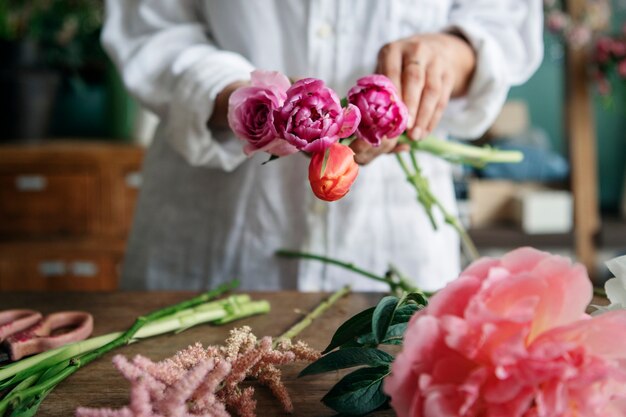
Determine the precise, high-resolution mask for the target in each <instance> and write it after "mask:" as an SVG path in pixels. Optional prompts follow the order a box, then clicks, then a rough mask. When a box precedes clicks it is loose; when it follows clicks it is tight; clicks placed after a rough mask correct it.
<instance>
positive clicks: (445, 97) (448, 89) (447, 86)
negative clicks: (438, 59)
mask: <svg viewBox="0 0 626 417" xmlns="http://www.w3.org/2000/svg"><path fill="white" fill-rule="evenodd" d="M441 84H442V87H441V98H440V99H439V103H437V107H435V113H434V114H433V117H432V119H430V123H429V124H428V127H427V128H426V134H431V133H432V131H433V130H435V128H436V127H437V125H438V124H439V122H440V121H441V116H443V112H444V111H446V107H448V103H449V102H450V97H451V96H452V90H454V80H453V78H452V75H451V74H450V73H448V72H445V73H444V74H443V77H442V79H441Z"/></svg>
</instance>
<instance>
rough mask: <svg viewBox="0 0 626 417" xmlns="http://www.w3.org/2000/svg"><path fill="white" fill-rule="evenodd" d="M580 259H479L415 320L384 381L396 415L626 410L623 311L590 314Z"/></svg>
mask: <svg viewBox="0 0 626 417" xmlns="http://www.w3.org/2000/svg"><path fill="white" fill-rule="evenodd" d="M591 298H592V287H591V283H590V281H589V278H588V276H587V274H586V272H585V270H584V268H583V267H582V266H580V265H572V264H571V263H570V262H569V261H568V260H567V259H565V258H562V257H558V256H552V255H550V254H547V253H545V252H540V251H537V250H534V249H530V248H523V249H518V250H516V251H513V252H511V253H509V254H507V255H506V256H504V257H503V258H502V259H501V260H494V259H482V260H479V261H478V262H476V263H474V264H472V265H471V266H470V267H469V268H468V269H466V270H465V271H464V272H463V273H462V274H461V276H460V277H459V278H458V279H457V280H456V281H454V282H452V283H451V284H449V285H448V286H447V287H446V288H444V289H443V290H442V291H440V292H439V293H438V294H436V295H435V296H433V297H432V299H431V302H430V304H429V306H428V307H427V308H426V309H424V310H423V311H421V312H419V313H417V314H416V315H415V316H413V318H412V319H411V321H410V323H409V326H408V328H407V331H406V333H405V339H404V345H403V349H402V352H401V353H400V354H399V355H398V357H397V358H396V360H395V361H394V363H393V365H392V373H391V375H390V377H389V378H387V379H386V381H385V391H386V392H387V393H388V394H389V395H390V396H391V405H392V407H393V408H394V410H395V411H396V413H397V414H398V416H399V417H405V416H406V417H409V416H410V417H420V416H424V417H574V416H580V417H582V416H584V417H617V416H623V415H626V414H625V413H626V402H625V401H624V400H626V384H625V383H626V369H625V368H624V364H626V362H625V361H626V311H614V312H610V313H607V314H603V315H600V316H597V317H593V318H591V317H590V316H588V315H587V314H585V310H586V308H587V306H588V304H589V302H590V301H591Z"/></svg>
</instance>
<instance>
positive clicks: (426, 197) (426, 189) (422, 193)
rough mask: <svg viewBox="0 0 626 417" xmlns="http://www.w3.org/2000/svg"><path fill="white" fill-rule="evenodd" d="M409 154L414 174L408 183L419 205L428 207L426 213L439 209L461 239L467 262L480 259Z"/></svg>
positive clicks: (412, 151) (412, 154)
mask: <svg viewBox="0 0 626 417" xmlns="http://www.w3.org/2000/svg"><path fill="white" fill-rule="evenodd" d="M410 154H411V162H412V163H413V169H414V171H415V174H414V176H413V180H412V181H411V180H409V182H411V184H413V186H414V187H415V191H416V192H417V195H418V197H417V198H418V200H419V201H420V203H422V204H427V205H428V209H427V211H430V210H432V206H433V205H434V206H435V207H437V208H438V209H439V211H440V212H441V214H442V215H443V218H444V221H445V222H446V223H447V224H449V225H450V226H452V228H454V230H456V232H457V233H458V235H459V237H460V238H461V243H462V245H463V249H464V250H465V253H466V255H467V257H468V258H469V260H470V261H475V260H476V259H478V258H479V257H480V254H479V253H478V249H477V248H476V245H475V244H474V242H473V241H472V238H471V237H470V235H469V233H467V230H465V227H463V225H462V224H461V222H460V221H459V219H458V218H457V217H456V216H453V215H452V214H451V213H450V212H449V211H448V210H447V209H446V207H445V206H444V205H443V204H442V203H441V201H439V199H438V198H437V196H436V195H435V194H434V193H433V192H432V190H431V188H430V184H429V183H428V179H427V178H426V177H424V176H423V175H422V170H421V169H420V166H419V162H418V161H417V155H416V152H415V151H414V150H411V152H410ZM424 201H425V203H424ZM432 220H433V219H432V216H431V221H432ZM435 229H436V228H435Z"/></svg>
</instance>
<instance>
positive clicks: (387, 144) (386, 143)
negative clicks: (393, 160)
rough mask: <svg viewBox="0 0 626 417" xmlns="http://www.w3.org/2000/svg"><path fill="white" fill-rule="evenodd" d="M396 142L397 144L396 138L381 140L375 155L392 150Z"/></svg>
mask: <svg viewBox="0 0 626 417" xmlns="http://www.w3.org/2000/svg"><path fill="white" fill-rule="evenodd" d="M397 144H398V138H393V139H385V140H383V141H382V143H381V144H380V146H379V147H378V149H377V152H376V154H377V156H378V155H381V154H384V153H390V152H392V151H393V150H394V148H395V147H396V145H397Z"/></svg>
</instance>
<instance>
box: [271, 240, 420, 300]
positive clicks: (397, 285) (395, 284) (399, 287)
mask: <svg viewBox="0 0 626 417" xmlns="http://www.w3.org/2000/svg"><path fill="white" fill-rule="evenodd" d="M276 255H277V256H281V257H284V258H292V259H312V260H315V261H320V262H323V263H326V264H331V265H337V266H340V267H342V268H344V269H347V270H348V271H352V272H356V273H357V274H360V275H363V276H364V277H366V278H369V279H373V280H374V281H379V282H382V283H385V284H387V285H389V289H390V291H391V292H392V293H397V294H400V293H403V292H420V293H424V292H423V291H421V290H420V289H418V288H416V287H415V286H414V285H413V284H411V283H410V282H409V280H408V279H406V277H404V276H403V275H401V274H400V273H399V272H398V271H397V269H396V268H395V267H393V266H391V265H390V270H389V271H388V272H387V274H386V275H385V276H382V277H381V276H379V275H376V274H373V273H371V272H369V271H366V270H364V269H361V268H359V267H357V266H355V265H354V264H353V263H349V262H344V261H340V260H338V259H334V258H329V257H327V256H322V255H315V254H312V253H307V252H297V251H291V250H287V249H280V250H277V251H276ZM394 277H395V278H396V279H395V280H394Z"/></svg>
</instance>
